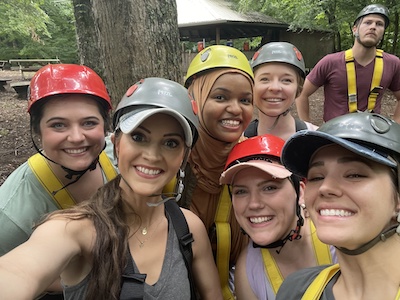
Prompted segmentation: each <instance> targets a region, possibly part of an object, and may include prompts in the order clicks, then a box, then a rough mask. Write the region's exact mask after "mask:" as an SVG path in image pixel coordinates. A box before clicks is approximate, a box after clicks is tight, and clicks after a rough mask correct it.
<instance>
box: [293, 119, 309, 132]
mask: <svg viewBox="0 0 400 300" xmlns="http://www.w3.org/2000/svg"><path fill="white" fill-rule="evenodd" d="M294 123H295V126H296V132H297V131H300V130H305V129H307V124H306V122H304V121H303V120H300V119H297V118H295V119H294Z"/></svg>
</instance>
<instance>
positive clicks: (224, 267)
mask: <svg viewBox="0 0 400 300" xmlns="http://www.w3.org/2000/svg"><path fill="white" fill-rule="evenodd" d="M231 208H232V201H231V197H230V195H229V187H228V185H226V184H225V185H224V187H223V190H222V192H221V194H220V197H219V201H218V207H217V211H216V213H215V219H214V222H215V228H216V232H217V258H216V260H217V269H218V274H219V280H220V283H221V288H222V294H223V296H224V299H225V300H227V299H235V298H234V296H233V294H232V292H231V290H230V288H229V270H230V267H229V258H230V253H231V226H230V224H229V216H230V214H231Z"/></svg>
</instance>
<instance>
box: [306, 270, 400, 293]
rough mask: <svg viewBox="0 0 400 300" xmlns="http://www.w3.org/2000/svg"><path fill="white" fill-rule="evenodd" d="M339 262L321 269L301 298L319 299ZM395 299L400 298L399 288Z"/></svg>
mask: <svg viewBox="0 0 400 300" xmlns="http://www.w3.org/2000/svg"><path fill="white" fill-rule="evenodd" d="M339 269H340V268H339V264H335V265H332V266H329V267H327V268H325V269H323V270H322V271H321V272H320V273H319V274H318V276H317V277H315V279H314V281H313V282H312V283H311V284H310V285H309V287H308V288H307V290H306V292H305V293H304V295H303V297H302V298H301V299H302V300H319V299H320V298H321V295H322V292H323V291H324V289H325V287H326V285H327V284H328V282H329V281H330V280H331V279H332V278H333V276H335V274H336V273H337V272H339ZM395 300H400V289H399V290H398V292H397V295H396V298H395Z"/></svg>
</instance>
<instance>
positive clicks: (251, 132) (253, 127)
mask: <svg viewBox="0 0 400 300" xmlns="http://www.w3.org/2000/svg"><path fill="white" fill-rule="evenodd" d="M257 127H258V120H257V119H254V120H253V121H251V122H250V124H249V126H247V128H246V129H245V131H244V133H243V135H244V136H245V137H247V138H250V137H253V136H256V135H257Z"/></svg>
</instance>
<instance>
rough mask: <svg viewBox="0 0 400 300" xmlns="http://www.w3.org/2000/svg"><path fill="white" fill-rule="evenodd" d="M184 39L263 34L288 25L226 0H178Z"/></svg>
mask: <svg viewBox="0 0 400 300" xmlns="http://www.w3.org/2000/svg"><path fill="white" fill-rule="evenodd" d="M176 3H177V10H178V27H179V33H180V37H181V40H190V41H199V40H202V39H203V38H204V39H206V40H216V39H235V38H243V37H255V36H262V35H264V34H265V33H266V31H267V30H268V28H271V27H274V28H277V27H279V28H288V27H289V25H288V24H286V23H284V22H281V21H278V20H276V19H274V18H272V17H270V16H267V15H265V14H262V13H259V12H246V13H242V12H237V11H235V10H234V9H233V4H232V3H230V2H228V1H226V0H176Z"/></svg>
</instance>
